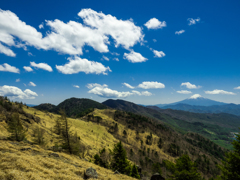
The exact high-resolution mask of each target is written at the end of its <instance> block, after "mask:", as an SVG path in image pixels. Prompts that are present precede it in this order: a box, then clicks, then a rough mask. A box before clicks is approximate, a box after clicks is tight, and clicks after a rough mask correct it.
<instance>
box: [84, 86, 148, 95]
mask: <svg viewBox="0 0 240 180" xmlns="http://www.w3.org/2000/svg"><path fill="white" fill-rule="evenodd" d="M86 86H87V88H89V89H90V90H89V91H88V93H91V94H96V95H98V96H100V97H103V98H126V97H128V96H132V95H138V96H151V95H152V93H150V92H148V91H142V92H139V91H135V90H132V92H129V91H126V92H119V91H117V90H112V89H110V88H108V85H106V84H103V85H101V84H97V83H90V84H87V85H86Z"/></svg>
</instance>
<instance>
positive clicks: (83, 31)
mask: <svg viewBox="0 0 240 180" xmlns="http://www.w3.org/2000/svg"><path fill="white" fill-rule="evenodd" d="M78 15H79V16H80V17H81V18H82V19H83V22H84V24H81V23H78V22H75V21H69V22H67V23H64V22H62V21H60V20H58V19H55V20H53V21H51V20H46V23H45V25H46V26H48V27H50V28H51V30H50V31H48V33H47V34H46V36H45V37H43V35H42V33H40V32H38V31H37V30H36V29H35V28H34V27H32V26H30V25H27V24H26V23H25V22H23V21H21V20H20V19H19V18H18V16H17V15H16V14H14V13H13V12H11V11H4V10H0V42H2V43H4V44H6V45H8V46H15V47H23V48H24V49H25V50H26V49H27V47H26V46H33V47H35V48H37V49H44V50H51V49H52V50H55V51H57V52H60V53H63V54H69V55H81V54H83V52H82V48H83V46H85V45H87V46H91V47H92V48H93V49H95V50H96V51H99V52H108V51H109V50H108V45H109V44H110V41H109V36H111V37H112V38H113V39H114V42H115V47H118V46H119V45H122V46H123V47H124V48H126V49H129V48H130V47H132V46H134V45H135V44H136V43H138V42H140V43H141V42H143V38H144V34H143V33H142V30H141V27H138V26H136V25H135V24H134V23H133V22H132V20H125V21H124V20H118V19H117V18H116V17H114V16H112V15H105V14H103V13H98V12H96V11H93V10H92V9H83V10H81V11H80V12H79V13H78ZM16 27H17V28H16ZM39 28H40V29H41V28H43V24H40V25H39ZM15 37H17V38H15ZM18 40H19V41H18ZM0 53H4V54H6V55H8V56H13V57H14V56H16V54H15V53H14V52H13V51H12V50H11V49H9V48H8V47H6V46H3V45H2V44H0Z"/></svg>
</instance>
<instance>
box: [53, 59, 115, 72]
mask: <svg viewBox="0 0 240 180" xmlns="http://www.w3.org/2000/svg"><path fill="white" fill-rule="evenodd" d="M68 60H69V62H68V63H67V64H65V65H63V66H58V65H56V68H57V69H58V71H60V72H61V73H63V74H76V73H79V72H84V73H86V74H89V73H92V74H104V75H107V71H109V72H112V71H111V69H110V68H109V67H105V66H104V65H103V64H101V63H99V62H95V61H89V60H87V59H82V58H80V57H77V56H75V57H74V58H73V57H69V58H68Z"/></svg>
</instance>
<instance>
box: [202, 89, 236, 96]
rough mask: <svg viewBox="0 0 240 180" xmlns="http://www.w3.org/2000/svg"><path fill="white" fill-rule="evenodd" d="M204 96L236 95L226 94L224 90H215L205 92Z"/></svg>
mask: <svg viewBox="0 0 240 180" xmlns="http://www.w3.org/2000/svg"><path fill="white" fill-rule="evenodd" d="M205 93H206V94H227V95H236V94H235V93H233V92H228V91H224V90H219V89H215V90H213V91H205Z"/></svg>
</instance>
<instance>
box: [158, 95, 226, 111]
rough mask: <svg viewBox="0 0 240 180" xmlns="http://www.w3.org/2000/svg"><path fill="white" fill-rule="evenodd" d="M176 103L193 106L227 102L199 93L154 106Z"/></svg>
mask: <svg viewBox="0 0 240 180" xmlns="http://www.w3.org/2000/svg"><path fill="white" fill-rule="evenodd" d="M176 104H187V105H192V106H214V105H225V104H227V103H223V102H218V101H214V100H211V99H207V98H204V97H202V96H200V95H199V94H194V95H193V96H191V97H190V98H188V99H185V100H182V101H179V102H175V103H170V104H156V105H154V106H157V107H160V108H162V107H165V106H171V105H176Z"/></svg>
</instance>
